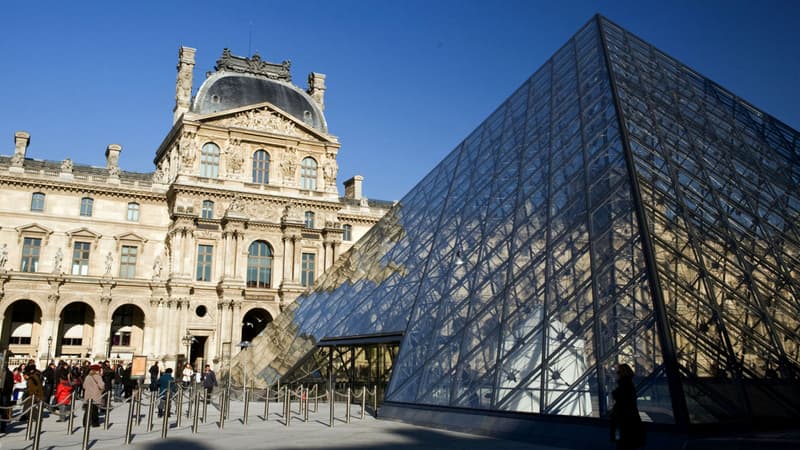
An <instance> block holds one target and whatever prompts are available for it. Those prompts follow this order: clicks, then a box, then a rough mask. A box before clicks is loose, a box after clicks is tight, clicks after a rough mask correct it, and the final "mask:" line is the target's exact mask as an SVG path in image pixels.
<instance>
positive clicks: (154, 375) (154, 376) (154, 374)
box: [150, 361, 161, 392]
mask: <svg viewBox="0 0 800 450" xmlns="http://www.w3.org/2000/svg"><path fill="white" fill-rule="evenodd" d="M159 375H161V371H160V370H159V369H158V361H156V362H154V363H153V365H152V366H150V390H151V391H152V392H156V391H158V376H159Z"/></svg>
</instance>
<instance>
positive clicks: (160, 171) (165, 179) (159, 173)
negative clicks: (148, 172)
mask: <svg viewBox="0 0 800 450" xmlns="http://www.w3.org/2000/svg"><path fill="white" fill-rule="evenodd" d="M165 165H166V166H167V167H169V163H166V164H160V165H159V166H158V168H157V169H156V171H155V172H153V183H160V184H167V183H169V174H168V173H167V170H165V169H164V166H165Z"/></svg>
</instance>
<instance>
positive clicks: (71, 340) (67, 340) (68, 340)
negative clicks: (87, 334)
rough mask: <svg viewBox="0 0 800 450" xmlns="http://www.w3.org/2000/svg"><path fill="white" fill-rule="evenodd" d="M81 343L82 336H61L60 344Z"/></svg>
mask: <svg viewBox="0 0 800 450" xmlns="http://www.w3.org/2000/svg"><path fill="white" fill-rule="evenodd" d="M81 344H83V339H82V338H67V337H65V338H61V345H76V346H77V345H81Z"/></svg>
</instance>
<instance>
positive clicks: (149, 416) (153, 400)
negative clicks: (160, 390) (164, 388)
mask: <svg viewBox="0 0 800 450" xmlns="http://www.w3.org/2000/svg"><path fill="white" fill-rule="evenodd" d="M156 400H158V398H157V397H155V396H153V393H152V392H151V393H150V406H149V407H148V408H147V431H148V432H150V431H152V430H153V408H155V407H156Z"/></svg>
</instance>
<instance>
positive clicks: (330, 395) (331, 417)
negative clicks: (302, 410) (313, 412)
mask: <svg viewBox="0 0 800 450" xmlns="http://www.w3.org/2000/svg"><path fill="white" fill-rule="evenodd" d="M332 394H333V391H328V403H329V404H330V417H329V421H330V425H329V426H330V427H331V428H333V395H332Z"/></svg>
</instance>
